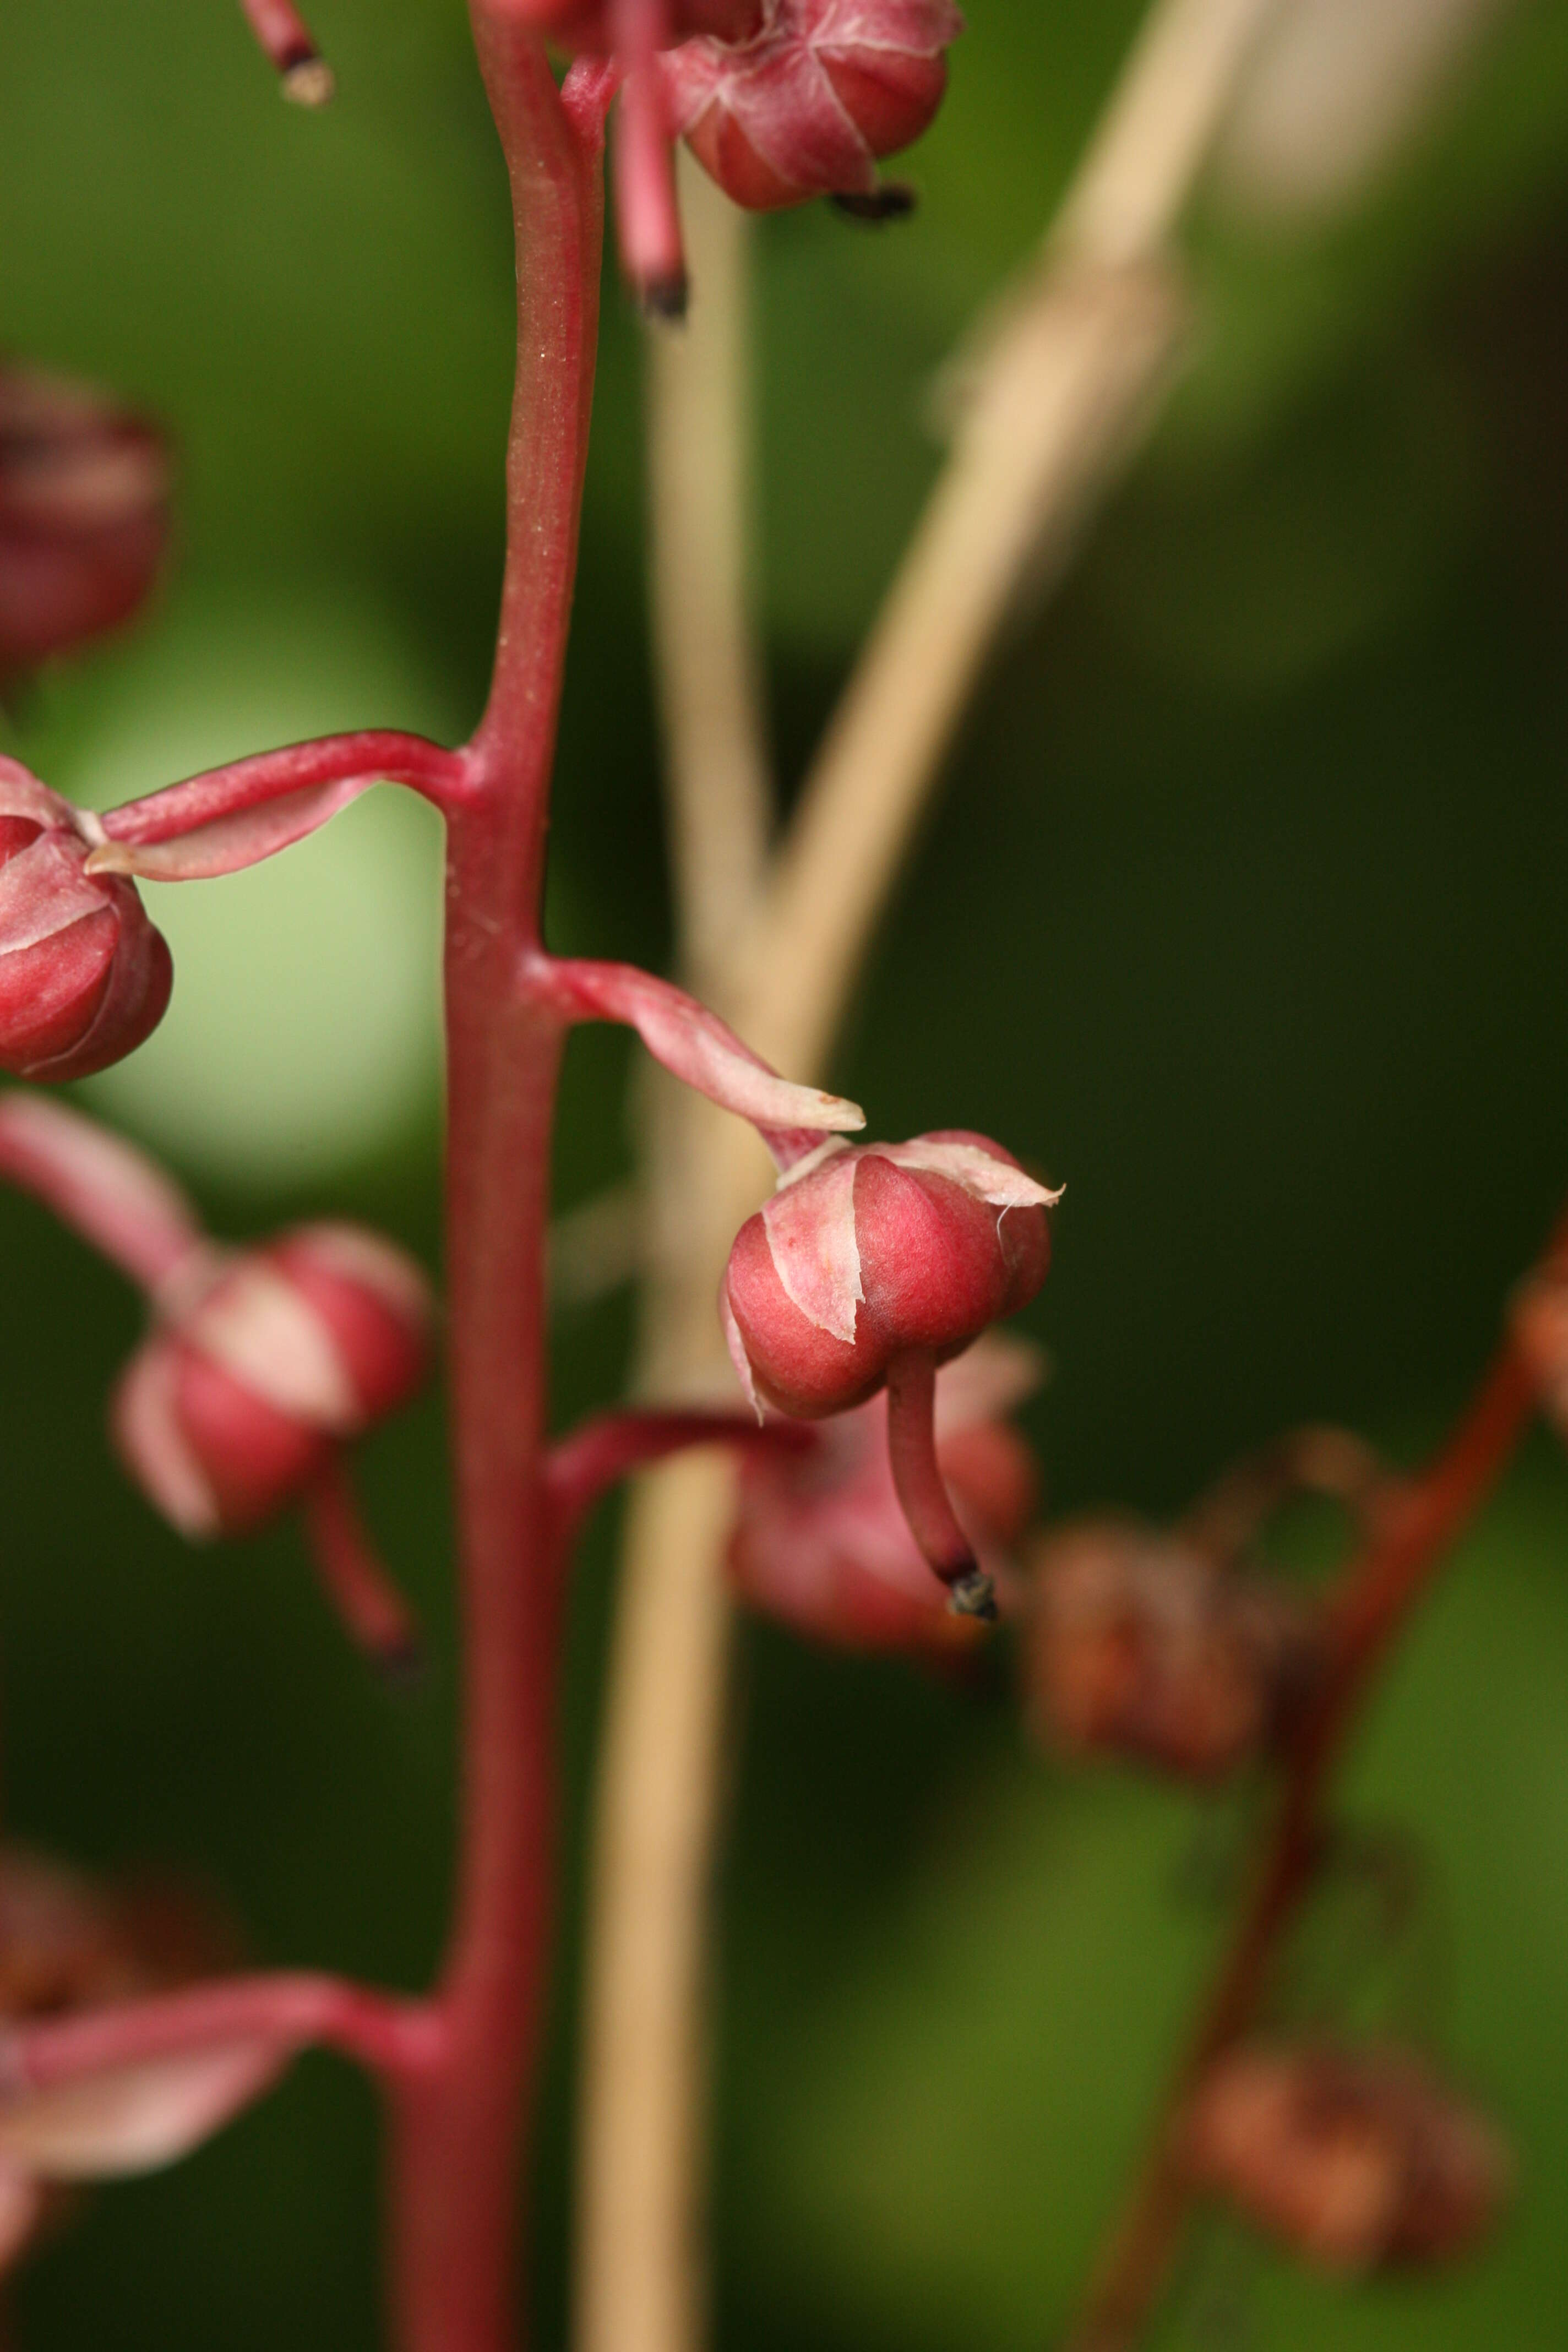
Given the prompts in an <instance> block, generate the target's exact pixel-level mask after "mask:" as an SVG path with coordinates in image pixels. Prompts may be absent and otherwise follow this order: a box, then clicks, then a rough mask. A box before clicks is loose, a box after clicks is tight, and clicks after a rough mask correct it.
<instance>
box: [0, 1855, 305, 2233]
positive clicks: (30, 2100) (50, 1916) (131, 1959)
mask: <svg viewBox="0 0 1568 2352" xmlns="http://www.w3.org/2000/svg"><path fill="white" fill-rule="evenodd" d="M236 1958H237V1951H236V1948H235V1942H234V1938H233V1937H232V1935H231V1933H230V1932H229V1930H228V1927H227V1923H226V1921H222V1920H220V1919H218V1918H216V1917H215V1916H213V1915H212V1914H211V1912H210V1911H209V1910H208V1909H207V1907H206V1906H205V1905H203V1904H200V1903H198V1902H196V1901H194V1900H193V1899H192V1898H191V1896H190V1895H188V1894H187V1893H185V1892H184V1890H183V1889H175V1888H168V1887H161V1886H160V1887H153V1886H146V1887H137V1886H130V1887H126V1888H123V1889H121V1888H116V1887H101V1886H98V1885H93V1884H92V1883H91V1882H89V1880H87V1879H85V1878H82V1877H80V1876H79V1874H77V1873H76V1872H74V1871H71V1870H68V1869H65V1868H63V1867H62V1866H61V1865H60V1864H58V1863H54V1862H50V1861H48V1860H46V1859H45V1858H44V1857H42V1856H40V1855H38V1854H35V1853H29V1852H28V1851H27V1850H26V1848H24V1847H19V1846H6V1847H4V1848H0V2030H3V2028H4V2026H5V2025H7V2024H22V2023H26V2021H29V2020H31V2019H35V2018H50V2019H54V2018H62V2017H68V2016H70V2015H71V2014H72V2013H73V2012H75V2011H80V2010H88V2009H95V2008H99V2007H100V2006H102V2005H103V2004H105V2003H109V2002H115V2001H121V2000H134V1999H135V1998H136V1997H137V1996H138V1995H142V1994H148V1993H156V1992H160V1991H167V1990H172V1989H174V1987H176V1986H178V1985H181V1984H184V1983H186V1982H189V1981H191V1980H193V1979H195V1978H196V1977H198V1976H202V1975H205V1974H207V1973H208V1972H210V1970H211V1969H214V1968H215V1967H219V1968H221V1967H226V1966H231V1965H232V1964H233V1962H234V1960H235V1959H236ZM276 2072H277V2061H276V2060H275V2059H274V2058H272V2057H271V2056H270V2055H268V2058H267V2060H266V2061H265V2062H264V2061H263V2060H262V2058H261V2056H260V2054H259V2053H254V2052H251V2051H249V2050H248V2049H247V2052H246V2063H245V2064H244V2065H243V2066H242V2065H241V2063H240V2062H239V2061H238V2060H237V2057H236V2053H235V2052H234V2050H233V2049H232V2048H226V2049H224V2050H222V2051H220V2052H216V2053H215V2052H204V2053H201V2054H200V2056H199V2057H197V2058H196V2059H195V2060H177V2061H174V2062H173V2063H172V2064H169V2063H166V2064H164V2065H163V2067H162V2068H153V2067H143V2068H139V2069H135V2070H121V2072H120V2073H118V2074H112V2075H109V2076H105V2077H100V2078H99V2079H98V2080H97V2081H95V2082H93V2083H91V2084H72V2085H71V2086H70V2087H69V2090H68V2091H67V2090H64V2089H61V2090H57V2091H53V2092H45V2093H42V2094H40V2093H36V2092H22V2093H19V2094H18V2093H17V2092H16V2090H15V2088H12V2087H7V2089H6V2090H5V2091H4V2092H0V2271H4V2270H6V2269H8V2268H9V2267H10V2266H11V2265H12V2264H13V2263H15V2262H16V2260H17V2259H18V2257H19V2256H20V2255H21V2254H22V2253H23V2252H25V2251H26V2247H27V2246H28V2245H29V2244H30V2243H31V2242H33V2240H34V2239H35V2238H36V2237H37V2234H38V2232H39V2231H40V2230H41V2229H42V2228H44V2227H45V2226H47V2224H48V2223H49V2222H50V2221H53V2220H55V2219H57V2218H58V2217H59V2216H60V2215H61V2214H62V2213H63V2212H64V2211H65V2210H67V2208H68V2205H69V2202H70V2199H69V2197H68V2193H67V2190H66V2189H65V2188H64V2186H63V2185H62V2184H64V2183H67V2182H71V2181H76V2180H79V2179H85V2178H88V2177H91V2176H97V2175H100V2174H105V2173H110V2172H116V2171H129V2170H137V2169H142V2168H143V2165H144V2162H158V2161H163V2160H166V2156H169V2155H174V2154H180V2153H183V2152H184V2148H185V2147H190V2146H194V2145H195V2141H196V2139H198V2138H205V2137H206V2135H207V2132H208V2131H209V2130H213V2129H216V2127H217V2125H218V2124H219V2123H220V2122H222V2121H225V2120H226V2118H227V2116H229V2115H231V2114H232V2113H233V2112H234V2111H235V2109H236V2108H237V2106H238V2105H243V2104H245V2102H246V2100H247V2099H248V2098H249V2097H251V2096H254V2095H255V2092H256V2091H257V2090H258V2089H259V2088H261V2087H262V2085H263V2084H264V2082H265V2081H267V2080H269V2079H270V2077H271V2075H272V2074H275V2073H276ZM128 2074H130V2075H133V2076H134V2078H135V2079H134V2080H132V2081H131V2082H129V2083H128V2080H127V2076H128Z"/></svg>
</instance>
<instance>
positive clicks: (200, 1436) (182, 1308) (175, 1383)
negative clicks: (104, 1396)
mask: <svg viewBox="0 0 1568 2352" xmlns="http://www.w3.org/2000/svg"><path fill="white" fill-rule="evenodd" d="M429 1321H430V1307H429V1297H428V1293H427V1290H426V1284H425V1280H424V1277H423V1276H422V1275H421V1274H420V1272H419V1270H418V1268H417V1267H416V1265H414V1264H413V1262H412V1261H411V1260H410V1259H408V1258H406V1257H405V1255H403V1253H402V1252H401V1251H399V1250H395V1248H394V1247H393V1246H392V1244H390V1243H388V1242H384V1241H383V1240H381V1239H380V1237H379V1236H378V1235H375V1234H370V1233H366V1232H363V1231H362V1230H361V1229H360V1228H359V1227H357V1226H351V1225H335V1224H322V1225H305V1226H300V1228H299V1229H298V1230H296V1231H295V1232H292V1233H289V1234H284V1235H282V1236H281V1237H280V1238H279V1240H278V1241H276V1242H274V1243H272V1244H268V1246H267V1247H265V1248H262V1249H257V1250H250V1251H247V1252H245V1253H243V1254H242V1255H239V1256H237V1257H235V1258H232V1259H230V1260H228V1261H226V1262H219V1263H217V1264H216V1265H215V1266H214V1267H213V1268H212V1270H211V1271H210V1273H209V1274H208V1275H207V1276H205V1279H200V1280H198V1282H197V1284H196V1285H195V1295H194V1296H193V1297H191V1298H190V1299H189V1300H188V1302H186V1303H184V1305H176V1306H175V1307H173V1308H172V1310H171V1311H170V1313H169V1315H168V1317H167V1319H166V1320H165V1322H164V1323H163V1326H162V1327H161V1328H159V1329H157V1330H155V1331H154V1332H153V1335H152V1337H151V1338H150V1339H148V1340H147V1341H146V1342H145V1343H144V1345H143V1346H142V1349H140V1350H139V1352H138V1354H137V1355H136V1356H135V1357H134V1358H133V1360H132V1363H131V1365H130V1366H129V1368H128V1369H127V1371H126V1373H125V1376H124V1378H123V1380H122V1381H121V1386H120V1389H119V1391H118V1392H117V1395H116V1400H115V1406H114V1416H113V1418H114V1431H115V1437H116V1442H117V1444H118V1445H119V1448H120V1452H121V1456H122V1457H123V1459H124V1461H125V1463H126V1465H127V1467H128V1468H129V1470H130V1471H131V1473H132V1476H133V1477H134V1478H135V1479H136V1480H137V1482H138V1483H139V1484H140V1485H141V1486H142V1488H143V1490H144V1491H145V1492H146V1493H147V1495H148V1496H149V1497H150V1498H151V1500H152V1501H153V1503H154V1504H155V1505H156V1506H157V1507H158V1508H159V1509H160V1510H162V1511H163V1514H164V1516H165V1517H168V1518H170V1519H172V1520H173V1521H174V1524H175V1526H176V1527H178V1528H181V1529H183V1530H184V1532H185V1533H186V1534H189V1535H193V1536H207V1535H216V1534H223V1535H236V1534H239V1533H242V1532H244V1531H245V1530H247V1529H248V1528H255V1527H258V1526H260V1525H261V1524H263V1523H264V1522H265V1521H266V1520H268V1519H269V1518H271V1517H273V1516H274V1515H275V1514H276V1513H277V1512H278V1511H279V1510H280V1509H282V1508H283V1507H285V1506H286V1505H287V1504H289V1503H290V1502H292V1501H294V1500H295V1499H296V1498H297V1497H298V1496H300V1495H301V1494H303V1492H304V1491H305V1489H306V1488H307V1487H308V1486H310V1485H311V1484H312V1482H313V1481H314V1480H315V1479H316V1478H318V1477H319V1476H320V1475H321V1472H322V1471H323V1470H324V1469H325V1467H326V1466H327V1465H328V1463H329V1462H330V1461H331V1457H332V1456H333V1454H335V1452H336V1451H337V1449H338V1448H339V1447H340V1446H341V1445H342V1444H344V1443H345V1442H346V1441H347V1440H349V1439H352V1438H354V1437H357V1436H359V1435H361V1434H362V1433H363V1432H364V1431H365V1430H366V1429H368V1428H370V1427H371V1426H372V1425H373V1424H374V1423H377V1422H379V1421H382V1420H384V1418H385V1417H386V1416H387V1415H388V1414H389V1413H391V1412H395V1411H396V1410H397V1408H398V1407H399V1406H400V1405H403V1404H405V1403H406V1402H407V1401H408V1400H409V1398H410V1397H411V1396H412V1395H413V1394H414V1392H415V1391H416V1389H417V1388H418V1386H419V1384H420V1382H421V1381H422V1380H423V1379H424V1376H425V1373H426V1370H427V1368H428V1362H429Z"/></svg>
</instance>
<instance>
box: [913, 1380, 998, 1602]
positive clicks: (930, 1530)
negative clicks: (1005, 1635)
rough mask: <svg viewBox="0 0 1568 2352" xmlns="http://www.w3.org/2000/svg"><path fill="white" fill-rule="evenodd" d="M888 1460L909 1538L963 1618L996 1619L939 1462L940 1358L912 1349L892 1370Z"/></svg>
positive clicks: (989, 1589) (989, 1588)
mask: <svg viewBox="0 0 1568 2352" xmlns="http://www.w3.org/2000/svg"><path fill="white" fill-rule="evenodd" d="M888 1460H889V1465H890V1466H891V1469H892V1473H893V1484H894V1486H896V1487H897V1488H898V1494H899V1502H900V1506H901V1507H902V1509H903V1514H904V1517H905V1518H906V1519H907V1520H908V1521H909V1523H910V1534H911V1535H912V1536H913V1538H914V1539H915V1541H916V1543H917V1544H919V1546H920V1548H921V1551H922V1552H923V1553H924V1555H925V1557H926V1559H928V1560H929V1561H930V1563H931V1569H932V1570H933V1571H934V1573H935V1574H936V1575H938V1576H940V1577H941V1579H942V1582H943V1583H944V1584H945V1585H946V1586H947V1587H948V1589H949V1591H951V1593H952V1606H953V1607H954V1609H956V1610H957V1611H958V1612H959V1613H960V1614H961V1615H962V1616H965V1617H984V1618H987V1619H994V1617H995V1615H996V1596H995V1591H994V1586H993V1584H992V1580H991V1579H990V1577H988V1576H987V1575H986V1573H985V1571H984V1569H983V1568H982V1567H981V1566H980V1564H979V1562H978V1561H977V1560H976V1559H975V1557H974V1550H973V1545H972V1544H971V1543H970V1540H969V1538H968V1537H967V1536H966V1535H965V1534H964V1532H963V1528H961V1527H960V1526H959V1524H958V1520H957V1517H956V1516H955V1514H954V1512H953V1507H952V1498H951V1496H949V1494H948V1491H947V1481H946V1480H945V1479H944V1478H943V1476H942V1469H941V1465H939V1463H938V1461H937V1458H936V1358H935V1356H934V1355H932V1353H931V1350H930V1349H929V1348H910V1349H906V1350H905V1351H904V1352H903V1353H902V1354H901V1355H898V1356H895V1357H894V1358H893V1360H892V1362H891V1363H890V1364H889V1367H888Z"/></svg>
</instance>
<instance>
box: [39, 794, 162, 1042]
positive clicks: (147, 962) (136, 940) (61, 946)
mask: <svg viewBox="0 0 1568 2352" xmlns="http://www.w3.org/2000/svg"><path fill="white" fill-rule="evenodd" d="M94 837H95V835H94V828H93V826H92V824H91V821H90V819H89V818H88V817H87V816H86V815H85V814H83V813H82V812H81V811H80V810H78V809H74V808H73V807H72V806H71V804H70V803H69V802H68V801H65V800H62V799H61V798H60V796H59V794H58V793H52V792H50V791H49V790H48V789H47V786H45V785H43V784H40V783H39V782H38V781H37V778H36V777H34V776H31V775H29V774H28V772H27V771H26V769H25V768H23V767H20V766H19V765H18V764H17V763H16V761H14V760H6V759H0V1069H4V1070H8V1071H9V1072H10V1073H11V1074H12V1076H15V1077H21V1078H35V1079H42V1080H46V1081H49V1082H58V1081H60V1080H63V1079H68V1078H80V1077H86V1076H89V1073H90V1072H92V1071H94V1070H101V1069H104V1068H106V1067H107V1066H109V1064H110V1063H111V1062H118V1061H121V1060H122V1059H123V1058H124V1056H125V1055H127V1054H130V1053H132V1052H133V1051H134V1050H135V1048H136V1047H137V1046H138V1045H141V1044H142V1041H143V1039H145V1038H146V1037H147V1036H148V1035H149V1034H151V1032H152V1031H153V1029H155V1028H156V1027H157V1024H158V1023H159V1022H160V1021H161V1020H162V1019H163V1012H164V1009H165V1007H166V1006H167V1004H168V1002H169V992H170V990H171V988H172V986H173V984H174V966H173V963H172V961H171V960H170V956H169V950H168V948H167V946H166V945H165V943H164V941H163V937H162V935H161V933H159V932H158V931H156V930H154V929H153V925H152V923H151V922H150V921H149V920H148V919H147V914H146V911H145V909H144V908H143V907H142V901H141V899H140V898H139V897H138V896H137V892H136V887H135V885H134V884H133V883H131V882H127V881H125V880H124V879H122V878H121V877H118V876H115V875H94V874H89V872H88V871H87V861H88V858H89V855H90V853H91V850H92V847H93V842H94Z"/></svg>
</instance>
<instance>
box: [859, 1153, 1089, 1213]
mask: <svg viewBox="0 0 1568 2352" xmlns="http://www.w3.org/2000/svg"><path fill="white" fill-rule="evenodd" d="M871 1149H872V1150H874V1151H875V1152H876V1154H877V1157H878V1158H879V1160H891V1161H892V1162H893V1165H894V1166H895V1167H896V1168H925V1169H929V1170H930V1171H931V1174H932V1175H933V1176H945V1177H947V1178H948V1179H949V1180H950V1181H951V1182H952V1183H954V1184H962V1185H963V1189H964V1191H965V1192H972V1193H973V1195H974V1198H975V1199H976V1200H977V1201H986V1202H990V1203H991V1205H992V1206H993V1207H994V1208H997V1209H1054V1208H1055V1206H1056V1204H1057V1202H1058V1201H1059V1200H1060V1199H1061V1197H1062V1195H1061V1189H1060V1187H1058V1189H1057V1191H1055V1192H1052V1191H1051V1190H1050V1189H1049V1187H1048V1186H1047V1185H1045V1184H1037V1183H1036V1181H1035V1180H1034V1178H1033V1177H1032V1176H1026V1174H1025V1172H1024V1171H1023V1170H1022V1169H1021V1168H1015V1167H1014V1165H1013V1163H1012V1161H1011V1160H997V1159H996V1158H994V1156H993V1154H992V1153H991V1152H989V1151H982V1150H981V1149H980V1147H979V1145H978V1144H977V1143H941V1142H936V1141H927V1140H926V1139H925V1138H924V1137H917V1138H916V1139H915V1141H914V1142H913V1143H878V1144H874V1145H873V1146H872V1147H871Z"/></svg>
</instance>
